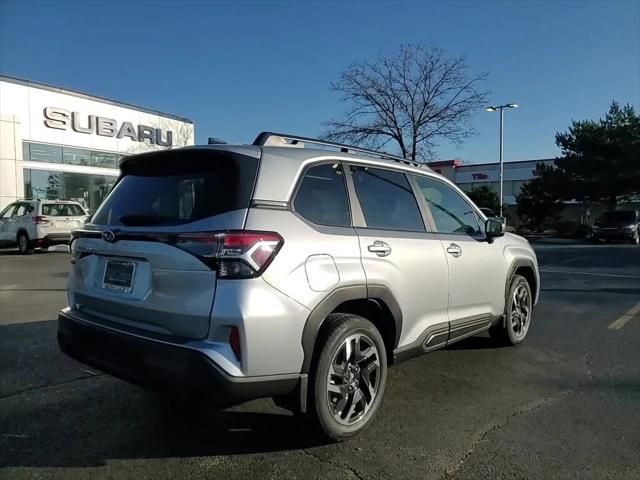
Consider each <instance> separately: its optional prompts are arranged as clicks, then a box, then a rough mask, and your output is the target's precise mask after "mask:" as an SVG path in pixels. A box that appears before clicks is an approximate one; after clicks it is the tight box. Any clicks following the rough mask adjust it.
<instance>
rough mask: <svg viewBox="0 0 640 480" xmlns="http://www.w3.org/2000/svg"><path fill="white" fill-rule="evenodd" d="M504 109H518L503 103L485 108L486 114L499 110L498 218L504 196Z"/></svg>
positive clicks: (515, 104) (516, 106)
mask: <svg viewBox="0 0 640 480" xmlns="http://www.w3.org/2000/svg"><path fill="white" fill-rule="evenodd" d="M505 108H518V104H517V103H505V104H504V105H497V106H495V105H491V106H489V107H486V108H485V110H486V111H487V112H495V111H496V110H500V176H499V180H500V216H501V217H502V203H503V196H504V195H503V194H504V185H503V184H504V181H503V178H504V109H505Z"/></svg>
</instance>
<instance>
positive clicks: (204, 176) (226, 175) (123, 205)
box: [92, 150, 258, 226]
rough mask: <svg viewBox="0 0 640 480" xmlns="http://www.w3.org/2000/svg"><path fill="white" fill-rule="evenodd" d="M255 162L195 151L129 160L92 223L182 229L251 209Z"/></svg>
mask: <svg viewBox="0 0 640 480" xmlns="http://www.w3.org/2000/svg"><path fill="white" fill-rule="evenodd" d="M257 162H258V160H257V159H255V158H251V157H245V156H241V155H231V154H228V153H224V152H223V153H221V152H202V151H197V150H192V151H182V152H179V151H175V152H164V153H163V154H153V155H142V156H139V157H131V158H130V160H129V162H128V163H127V164H126V165H125V164H123V167H122V168H123V173H124V176H123V177H122V178H121V180H120V181H119V182H118V183H117V184H116V186H115V188H114V189H113V191H112V192H111V194H110V195H109V197H108V198H107V199H106V201H105V202H104V203H103V204H102V206H101V207H100V208H99V209H98V211H97V212H96V214H95V216H94V218H93V220H92V223H94V224H97V225H124V226H135V225H138V226H149V225H178V224H183V223H189V222H194V221H196V220H201V219H203V218H207V217H211V216H214V215H219V214H221V213H225V212H229V211H232V210H236V209H240V208H247V207H248V206H249V200H250V198H251V193H252V189H253V184H254V181H255V177H256V173H257Z"/></svg>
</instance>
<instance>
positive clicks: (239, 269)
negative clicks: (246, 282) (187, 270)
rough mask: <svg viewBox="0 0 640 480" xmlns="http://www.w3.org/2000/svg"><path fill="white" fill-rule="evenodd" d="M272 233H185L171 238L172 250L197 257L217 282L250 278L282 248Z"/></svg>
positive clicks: (267, 264)
mask: <svg viewBox="0 0 640 480" xmlns="http://www.w3.org/2000/svg"><path fill="white" fill-rule="evenodd" d="M283 243H284V241H283V240H282V237H281V236H280V235H278V234H277V233H273V232H252V231H244V230H241V231H228V232H219V233H216V232H214V233H186V234H180V235H178V236H177V237H176V238H175V241H174V244H175V246H176V247H178V248H180V249H182V250H185V251H187V252H189V253H191V254H192V255H195V256H196V257H198V258H199V259H200V260H201V261H202V262H204V263H205V264H206V265H208V266H209V267H211V268H213V269H215V270H216V271H217V272H218V277H219V278H229V279H238V278H253V277H257V276H259V275H260V274H262V272H264V271H265V270H266V268H267V267H268V266H269V264H270V263H271V261H272V260H273V258H274V257H275V256H276V254H277V253H278V250H280V247H282V244H283Z"/></svg>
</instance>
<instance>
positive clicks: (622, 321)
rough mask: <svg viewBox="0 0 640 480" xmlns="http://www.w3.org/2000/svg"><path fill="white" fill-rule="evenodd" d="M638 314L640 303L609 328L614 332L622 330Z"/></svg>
mask: <svg viewBox="0 0 640 480" xmlns="http://www.w3.org/2000/svg"><path fill="white" fill-rule="evenodd" d="M638 313H640V303H638V304H636V305H635V306H634V307H631V309H630V310H629V311H628V312H627V313H624V314H623V315H622V316H621V317H620V318H619V319H617V320H616V321H615V322H613V323H612V324H611V325H609V328H612V329H613V330H620V329H621V328H622V327H624V326H625V324H626V323H627V322H628V321H629V320H631V319H632V318H633V317H634V316H635V315H637V314H638Z"/></svg>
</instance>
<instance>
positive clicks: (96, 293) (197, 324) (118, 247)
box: [69, 147, 259, 339]
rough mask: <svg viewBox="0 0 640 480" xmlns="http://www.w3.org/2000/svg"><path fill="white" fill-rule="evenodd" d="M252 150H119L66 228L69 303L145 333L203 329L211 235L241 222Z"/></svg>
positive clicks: (211, 281)
mask: <svg viewBox="0 0 640 480" xmlns="http://www.w3.org/2000/svg"><path fill="white" fill-rule="evenodd" d="M258 162H259V150H258V149H255V150H254V149H252V148H249V147H248V148H247V149H246V152H245V153H244V154H239V153H236V152H230V151H225V150H220V149H216V148H207V147H202V148H187V149H180V150H168V151H162V152H152V153H147V154H142V155H137V156H132V157H128V158H126V159H125V160H123V162H122V163H121V177H120V179H119V180H118V182H117V183H116V185H115V187H114V189H113V190H112V192H111V193H110V194H109V196H108V197H107V199H106V200H105V202H104V203H103V204H102V205H101V206H100V208H99V209H98V210H97V211H96V213H95V215H94V216H93V218H92V219H91V220H90V222H89V223H88V224H87V227H86V228H85V229H84V230H82V231H79V232H76V234H75V238H76V239H75V240H74V242H73V244H72V250H73V258H74V261H75V264H74V267H73V269H72V275H71V276H70V279H69V300H70V304H71V306H72V307H74V308H77V309H80V310H82V311H85V312H86V313H89V314H91V315H93V316H95V317H99V318H103V319H106V320H109V321H111V322H117V323H121V324H124V325H128V326H130V327H135V328H141V329H145V330H149V331H152V332H155V333H160V334H166V335H172V336H178V337H184V338H191V339H197V338H203V337H205V336H206V335H207V333H208V331H209V316H210V314H211V310H212V307H213V300H214V295H215V288H216V276H217V272H216V268H215V266H214V264H213V263H212V262H210V261H209V259H210V258H211V257H212V249H211V245H212V243H211V239H212V238H213V239H215V238H218V236H219V235H220V232H224V231H227V230H238V229H242V228H243V227H244V222H245V218H246V213H247V209H248V206H249V201H250V199H251V196H252V192H253V187H254V183H255V178H256V174H257V170H258Z"/></svg>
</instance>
